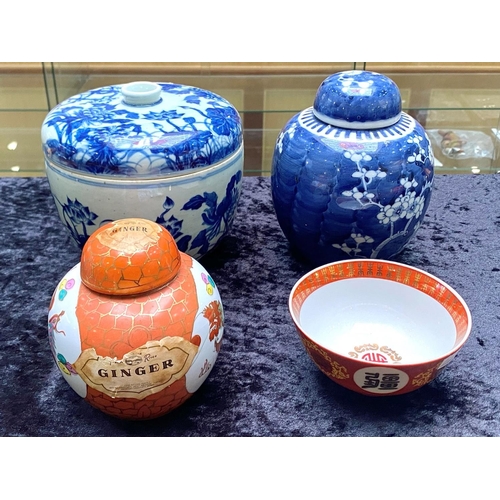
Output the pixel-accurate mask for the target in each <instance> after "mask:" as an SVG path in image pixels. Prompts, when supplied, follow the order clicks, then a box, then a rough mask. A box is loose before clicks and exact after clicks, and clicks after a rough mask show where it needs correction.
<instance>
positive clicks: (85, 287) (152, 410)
mask: <svg viewBox="0 0 500 500" xmlns="http://www.w3.org/2000/svg"><path fill="white" fill-rule="evenodd" d="M48 328H49V340H50V346H51V350H52V354H53V356H54V359H55V361H56V363H57V365H58V367H59V368H60V370H61V372H62V374H63V377H64V378H65V380H66V381H67V382H68V383H69V385H70V386H71V387H72V388H73V389H74V390H75V392H76V393H77V394H79V395H80V396H82V397H83V398H85V400H86V401H88V402H89V403H90V404H91V405H92V406H95V407H96V408H99V409H100V410H102V411H103V412H105V413H107V414H109V415H113V416H115V417H119V418H123V419H131V420H143V419H151V418H156V417H159V416H161V415H164V414H166V413H168V412H169V411H171V410H173V409H174V408H177V407H178V406H179V405H181V404H182V403H183V402H184V401H186V400H187V399H188V398H189V397H190V396H191V395H192V394H193V393H194V392H195V391H196V390H197V389H198V388H199V387H200V386H201V385H202V383H203V382H204V381H205V380H206V378H207V377H208V375H209V373H210V371H211V369H212V368H213V366H214V363H215V360H216V358H217V355H218V352H219V349H220V344H221V341H222V336H223V332H224V314H223V308H222V302H221V298H220V295H219V292H218V290H217V287H216V285H215V283H214V281H213V280H212V278H211V277H210V276H209V274H208V272H207V271H206V270H205V269H204V268H203V266H202V265H201V264H200V263H199V262H198V261H196V260H195V259H193V258H192V257H190V256H188V255H187V254H185V253H183V252H179V250H178V248H177V245H176V243H175V240H174V239H173V237H172V236H171V235H170V233H169V232H168V231H167V230H166V229H165V228H163V227H162V226H160V225H159V224H156V223H154V222H151V221H148V220H145V219H121V220H118V221H115V222H110V223H108V224H106V225H104V226H102V227H101V228H99V229H98V230H97V231H95V232H94V233H93V234H92V235H91V236H90V238H89V240H88V241H87V243H86V244H85V246H84V248H83V251H82V257H81V262H80V264H77V265H76V266H74V267H73V268H72V269H71V270H70V271H69V272H68V273H67V274H66V276H65V277H64V278H63V279H62V280H61V282H60V283H59V285H58V287H57V288H56V290H55V291H54V294H53V296H52V300H51V304H50V309H49V315H48Z"/></svg>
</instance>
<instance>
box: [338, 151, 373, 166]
mask: <svg viewBox="0 0 500 500" xmlns="http://www.w3.org/2000/svg"><path fill="white" fill-rule="evenodd" d="M344 156H345V157H346V158H349V159H350V160H352V161H353V162H354V163H356V164H358V165H359V163H360V162H361V161H371V160H372V157H371V156H370V155H369V154H367V153H364V152H361V153H351V152H350V151H344Z"/></svg>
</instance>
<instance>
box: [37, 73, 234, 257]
mask: <svg viewBox="0 0 500 500" xmlns="http://www.w3.org/2000/svg"><path fill="white" fill-rule="evenodd" d="M41 132H42V145H43V151H44V156H45V166H46V173H47V178H48V181H49V185H50V189H51V192H52V195H53V197H54V200H55V204H56V206H57V210H58V213H59V216H60V218H61V221H62V222H63V224H64V226H65V227H66V228H67V229H68V231H69V233H70V235H71V237H72V239H73V240H74V241H75V243H76V244H77V245H78V246H79V247H80V248H83V245H84V244H85V242H86V241H87V239H88V237H89V235H90V234H92V232H94V231H95V230H96V229H97V228H98V227H100V226H102V225H103V224H106V223H108V222H110V221H114V220H118V219H123V218H130V217H138V218H144V219H148V220H152V221H154V222H157V223H159V224H160V225H162V226H163V227H165V228H166V229H167V230H168V231H169V232H170V233H171V234H172V235H173V237H174V239H175V240H176V243H177V246H178V248H179V250H180V251H182V252H185V253H187V254H189V255H191V256H192V257H194V258H200V257H202V256H203V255H205V254H206V253H207V252H208V251H210V250H211V249H212V248H214V246H215V245H216V244H217V243H218V242H219V241H220V239H221V238H222V237H224V236H225V235H226V234H227V233H228V232H229V230H230V228H231V226H232V223H233V219H234V216H235V212H236V207H237V204H238V200H239V197H240V192H241V181H242V176H243V132H242V123H241V118H240V116H239V114H238V112H237V110H236V109H235V108H234V107H233V106H232V105H231V104H230V103H229V102H228V101H227V100H226V99H224V98H222V97H221V96H219V95H217V94H215V93H213V92H210V91H208V90H202V89H199V88H197V87H191V86H186V85H181V84H176V83H153V82H133V83H128V84H124V85H112V86H108V87H102V88H98V89H94V90H90V91H87V92H84V93H82V94H79V95H76V96H74V97H71V98H69V99H67V100H65V101H63V102H61V103H60V104H59V105H57V106H56V107H55V108H54V109H52V110H51V111H50V112H49V113H48V115H47V117H46V118H45V120H44V122H43V125H42V131H41Z"/></svg>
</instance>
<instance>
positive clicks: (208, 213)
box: [53, 170, 242, 258]
mask: <svg viewBox="0 0 500 500" xmlns="http://www.w3.org/2000/svg"><path fill="white" fill-rule="evenodd" d="M241 182H242V172H241V170H238V171H237V172H236V173H235V174H234V175H233V176H232V177H231V179H230V181H229V183H228V185H227V186H226V191H225V196H224V198H223V199H222V200H221V201H219V199H218V196H217V193H216V192H214V191H211V192H203V193H202V194H197V195H195V196H192V197H191V198H190V199H189V200H188V201H187V202H186V203H184V205H183V206H182V208H181V210H183V211H188V210H189V211H199V210H201V209H202V208H203V210H202V211H201V212H200V218H201V220H200V222H199V226H200V227H202V228H203V229H202V230H201V231H199V232H198V233H197V234H195V235H191V234H186V233H185V232H183V222H184V221H183V220H182V219H178V218H177V217H176V216H175V215H170V216H169V212H171V211H172V209H173V208H174V206H175V202H174V200H172V198H170V197H169V196H167V197H166V198H165V201H164V202H163V207H162V208H163V209H164V210H163V211H162V212H161V213H160V214H159V215H158V217H157V218H156V222H157V223H158V224H160V225H162V226H163V227H165V229H167V230H168V231H169V232H170V233H171V234H172V236H173V237H174V239H175V241H176V243H177V247H178V248H179V250H180V251H182V252H185V253H188V254H189V255H191V256H193V257H195V258H199V257H201V256H203V255H204V254H205V253H207V252H208V251H209V250H211V249H212V248H213V247H214V246H215V244H216V243H217V242H218V241H219V240H220V239H221V238H223V237H224V236H225V235H226V234H227V233H228V232H229V230H230V228H231V226H232V222H233V220H234V217H235V215H236V208H237V204H238V199H239V196H240V189H241ZM53 197H54V200H55V202H56V204H57V205H58V206H59V212H60V216H61V220H62V221H63V223H64V224H65V226H66V228H67V229H68V230H69V232H70V235H71V237H72V238H73V240H74V241H75V243H76V244H77V245H78V246H79V247H80V248H83V246H84V244H85V243H86V241H87V239H88V237H89V236H90V234H91V233H92V232H93V230H94V229H95V226H96V222H95V221H96V220H98V219H99V215H98V214H96V213H94V212H93V211H92V210H91V209H90V207H88V206H84V205H83V204H82V203H80V201H78V199H76V198H75V199H70V198H69V197H67V198H66V202H61V201H59V200H58V198H57V197H56V196H53ZM110 221H111V219H101V220H100V222H99V226H102V225H104V224H106V223H108V222H110Z"/></svg>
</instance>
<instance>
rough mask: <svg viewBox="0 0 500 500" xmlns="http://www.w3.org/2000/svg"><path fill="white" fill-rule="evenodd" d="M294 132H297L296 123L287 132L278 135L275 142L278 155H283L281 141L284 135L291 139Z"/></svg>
mask: <svg viewBox="0 0 500 500" xmlns="http://www.w3.org/2000/svg"><path fill="white" fill-rule="evenodd" d="M296 130H297V123H293V124H292V126H291V127H290V128H289V129H288V130H286V131H283V130H282V131H281V132H280V133H279V135H278V140H277V141H276V146H277V147H278V150H279V152H280V154H281V153H283V139H284V138H285V134H288V135H289V136H290V139H293V136H294V135H295V131H296Z"/></svg>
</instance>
